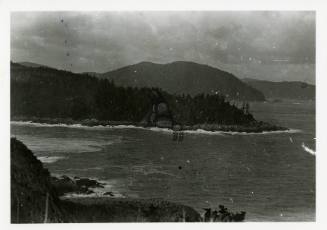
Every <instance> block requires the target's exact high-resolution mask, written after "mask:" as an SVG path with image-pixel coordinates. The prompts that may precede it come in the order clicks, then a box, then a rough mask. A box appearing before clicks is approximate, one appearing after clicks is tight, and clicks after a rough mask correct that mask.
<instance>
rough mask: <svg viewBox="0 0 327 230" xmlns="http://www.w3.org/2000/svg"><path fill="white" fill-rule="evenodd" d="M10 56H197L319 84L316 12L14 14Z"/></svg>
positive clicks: (112, 63)
mask: <svg viewBox="0 0 327 230" xmlns="http://www.w3.org/2000/svg"><path fill="white" fill-rule="evenodd" d="M11 60H12V61H14V62H23V61H28V62H35V63H39V64H43V65H48V66H52V67H56V68H59V69H65V70H70V71H73V72H106V71H109V70H113V69H117V68H120V67H123V66H126V65H131V64H136V63H138V62H142V61H151V62H155V63H169V62H173V61H193V62H197V63H201V64H207V65H211V66H214V67H217V68H222V69H224V70H227V71H229V72H232V73H233V74H235V75H236V76H238V77H240V78H244V77H252V78H258V79H264V80H273V81H280V80H301V81H306V82H309V83H314V82H315V13H314V12H312V11H292V12H290V11H254V12H250V11H242V12H240V11H203V12H201V11H195V12H192V11H189V12H182V11H170V12H160V11H157V12H155V11H152V12H151V11H147V12H141V11H139V12H135V11H134V12H133V11H126V12H122V11H120V12H119V11H117V12H67V11H66V12H13V13H12V14H11Z"/></svg>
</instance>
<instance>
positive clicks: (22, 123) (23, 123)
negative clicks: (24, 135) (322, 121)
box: [10, 121, 302, 135]
mask: <svg viewBox="0 0 327 230" xmlns="http://www.w3.org/2000/svg"><path fill="white" fill-rule="evenodd" d="M10 123H11V124H12V125H18V126H35V127H65V128H77V129H90V130H99V129H140V130H148V131H154V132H161V133H167V134H172V133H173V132H174V131H173V130H172V129H168V128H159V127H141V126H135V125H105V126H104V125H97V126H86V125H81V124H71V125H67V124H47V123H37V122H32V121H11V122H10ZM183 132H184V133H188V134H204V135H224V134H226V135H263V134H281V133H299V132H302V131H301V130H299V129H289V130H278V131H263V132H259V133H258V132H235V131H208V130H204V129H196V130H183Z"/></svg>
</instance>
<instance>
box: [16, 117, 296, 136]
mask: <svg viewBox="0 0 327 230" xmlns="http://www.w3.org/2000/svg"><path fill="white" fill-rule="evenodd" d="M10 123H14V124H31V125H40V126H41V125H44V126H50V127H51V126H53V127H71V128H117V129H119V128H131V129H144V130H151V131H163V132H165V131H166V132H169V133H173V132H176V131H177V132H179V131H180V132H185V133H190V134H192V133H202V134H231V135H233V134H265V133H280V132H296V131H297V130H292V129H289V128H285V127H281V126H277V125H271V124H269V123H265V122H257V123H256V124H254V125H253V126H244V125H220V124H196V125H184V126H181V125H175V126H173V127H158V126H148V125H143V124H141V123H140V122H128V121H98V120H95V119H84V120H72V119H68V118H67V119H63V118H36V117H29V118H27V117H14V118H12V119H11V120H10Z"/></svg>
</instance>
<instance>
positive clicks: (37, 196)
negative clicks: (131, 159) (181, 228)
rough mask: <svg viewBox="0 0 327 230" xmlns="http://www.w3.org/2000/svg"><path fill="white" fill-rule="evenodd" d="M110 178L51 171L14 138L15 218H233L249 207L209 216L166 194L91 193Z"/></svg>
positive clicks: (47, 220)
mask: <svg viewBox="0 0 327 230" xmlns="http://www.w3.org/2000/svg"><path fill="white" fill-rule="evenodd" d="M103 186H105V184H103V183H100V182H98V181H96V180H93V179H89V178H79V177H74V178H71V177H68V176H64V175H63V176H60V177H54V176H52V175H51V174H50V173H49V171H48V170H47V169H45V168H44V167H43V165H42V163H41V162H40V161H39V160H38V159H37V158H36V157H35V156H34V154H33V152H31V151H30V150H29V149H28V148H27V147H26V146H25V145H24V144H23V143H22V142H20V141H19V140H17V139H15V138H11V222H12V223H91V222H200V221H206V222H222V221H223V222H233V221H243V220H244V218H245V212H241V213H231V212H229V211H227V209H226V208H224V207H223V206H221V207H223V208H221V207H220V210H219V211H217V210H215V211H211V209H206V212H205V213H204V216H201V215H200V213H198V212H197V211H195V210H194V209H193V208H191V207H189V206H186V205H182V204H178V203H174V202H169V201H165V200H161V199H131V198H114V197H115V195H114V194H113V193H111V192H105V193H103V194H102V195H101V196H95V197H92V196H91V197H89V196H77V197H69V196H65V195H66V194H69V193H74V194H82V195H89V194H92V193H93V192H94V191H93V189H94V188H102V187H103Z"/></svg>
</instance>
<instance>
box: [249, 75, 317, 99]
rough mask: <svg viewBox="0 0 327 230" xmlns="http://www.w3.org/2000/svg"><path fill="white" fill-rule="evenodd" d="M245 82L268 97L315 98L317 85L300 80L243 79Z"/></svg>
mask: <svg viewBox="0 0 327 230" xmlns="http://www.w3.org/2000/svg"><path fill="white" fill-rule="evenodd" d="M243 81H244V82H245V83H247V84H248V85H250V86H252V87H253V88H255V89H257V90H259V91H261V92H263V93H264V95H265V97H266V98H267V99H268V98H270V99H297V100H315V94H316V87H315V86H314V85H311V84H308V83H305V82H300V81H282V82H273V81H263V80H256V79H252V78H245V79H243Z"/></svg>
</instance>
